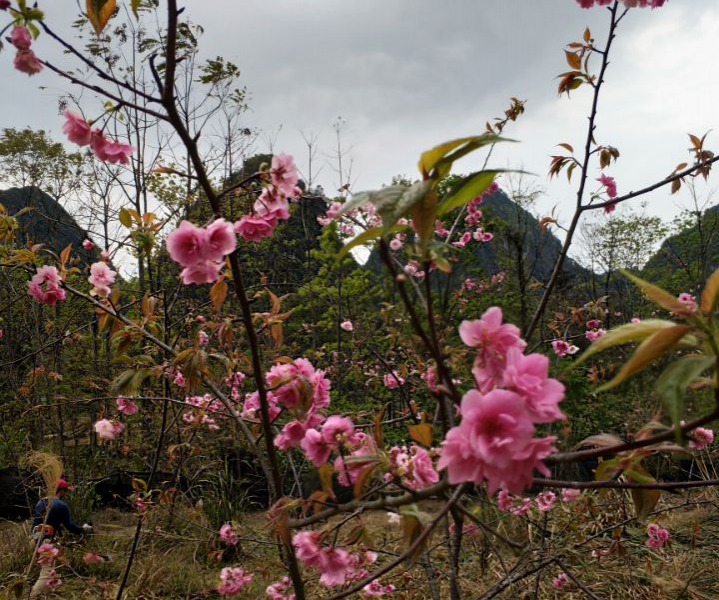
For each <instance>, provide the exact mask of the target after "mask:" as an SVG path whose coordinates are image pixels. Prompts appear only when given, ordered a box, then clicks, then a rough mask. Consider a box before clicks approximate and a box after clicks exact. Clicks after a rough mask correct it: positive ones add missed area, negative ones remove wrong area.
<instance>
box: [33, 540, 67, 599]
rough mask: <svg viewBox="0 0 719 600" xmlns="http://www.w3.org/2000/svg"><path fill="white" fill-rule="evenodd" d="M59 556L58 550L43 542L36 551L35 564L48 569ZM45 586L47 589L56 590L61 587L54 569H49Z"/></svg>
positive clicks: (59, 579) (52, 545)
mask: <svg viewBox="0 0 719 600" xmlns="http://www.w3.org/2000/svg"><path fill="white" fill-rule="evenodd" d="M59 555H60V549H59V548H57V547H56V546H55V545H54V544H51V543H49V542H43V543H42V544H40V546H38V549H37V564H39V565H42V566H46V567H50V566H52V565H54V564H55V559H57V557H58V556H59ZM45 585H46V586H47V587H49V588H56V587H58V586H60V585H62V579H61V578H60V577H58V576H57V571H56V570H55V569H50V571H49V572H48V574H47V579H46V580H45Z"/></svg>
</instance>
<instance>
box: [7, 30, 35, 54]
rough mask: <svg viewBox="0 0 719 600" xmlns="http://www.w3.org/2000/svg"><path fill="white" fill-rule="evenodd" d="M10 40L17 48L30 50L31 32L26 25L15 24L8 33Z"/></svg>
mask: <svg viewBox="0 0 719 600" xmlns="http://www.w3.org/2000/svg"><path fill="white" fill-rule="evenodd" d="M10 42H11V43H12V45H13V46H15V48H17V49H18V50H30V46H31V45H32V34H31V33H30V30H29V29H28V28H27V27H23V26H22V25H16V26H15V27H13V30H12V34H11V35H10Z"/></svg>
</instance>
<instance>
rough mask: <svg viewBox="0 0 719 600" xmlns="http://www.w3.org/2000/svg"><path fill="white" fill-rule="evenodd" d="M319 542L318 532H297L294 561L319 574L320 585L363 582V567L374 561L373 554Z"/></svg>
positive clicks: (364, 574)
mask: <svg viewBox="0 0 719 600" xmlns="http://www.w3.org/2000/svg"><path fill="white" fill-rule="evenodd" d="M323 542H324V535H323V533H322V532H320V531H299V532H297V533H296V534H295V535H294V537H293V538H292V545H293V546H294V547H295V552H296V554H297V558H298V559H299V560H300V561H301V562H302V563H303V564H304V565H305V566H306V567H309V568H311V569H315V570H316V571H317V572H318V573H320V582H321V583H322V584H323V585H325V586H328V587H331V586H335V585H344V584H345V583H346V582H347V581H359V580H360V579H364V578H365V577H367V575H368V572H367V569H366V567H367V566H369V565H371V564H373V563H374V562H375V561H376V560H377V554H376V553H375V552H371V551H369V550H361V551H359V552H348V551H347V550H345V549H344V548H338V547H336V546H329V545H324V543H323ZM392 589H394V588H392Z"/></svg>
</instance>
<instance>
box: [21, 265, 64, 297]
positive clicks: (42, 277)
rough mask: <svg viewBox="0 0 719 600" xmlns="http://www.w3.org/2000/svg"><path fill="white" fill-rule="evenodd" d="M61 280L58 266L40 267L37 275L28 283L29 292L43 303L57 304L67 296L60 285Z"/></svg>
mask: <svg viewBox="0 0 719 600" xmlns="http://www.w3.org/2000/svg"><path fill="white" fill-rule="evenodd" d="M60 281H61V280H60V274H59V273H58V271H57V268H55V267H53V266H49V265H45V266H43V267H38V269H37V272H36V273H35V275H33V276H32V279H30V281H28V283H27V285H28V294H29V295H30V296H32V297H33V298H34V299H35V300H37V301H38V302H40V303H41V304H46V305H47V306H55V305H56V304H57V303H58V302H61V301H62V300H65V297H66V294H65V290H64V289H62V288H61V287H60ZM43 286H45V287H44V288H43Z"/></svg>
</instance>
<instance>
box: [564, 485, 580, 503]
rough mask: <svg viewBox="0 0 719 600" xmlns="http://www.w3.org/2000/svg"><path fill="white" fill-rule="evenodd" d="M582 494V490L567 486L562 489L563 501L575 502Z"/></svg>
mask: <svg viewBox="0 0 719 600" xmlns="http://www.w3.org/2000/svg"><path fill="white" fill-rule="evenodd" d="M581 495H582V492H581V490H573V489H570V488H565V489H563V490H562V502H574V501H575V500H577V499H579V497H580V496H581Z"/></svg>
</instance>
